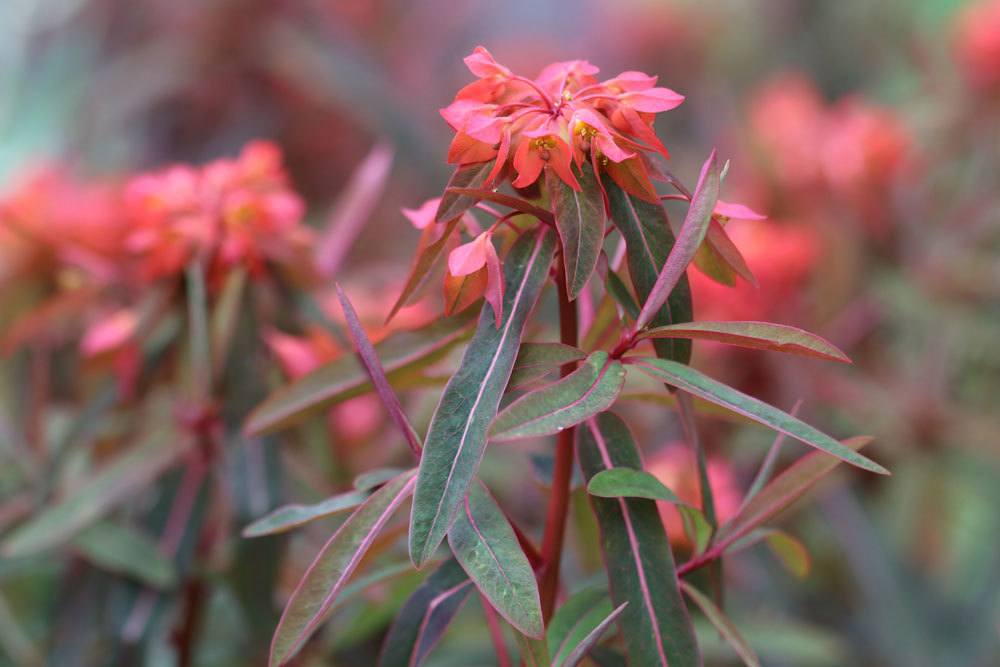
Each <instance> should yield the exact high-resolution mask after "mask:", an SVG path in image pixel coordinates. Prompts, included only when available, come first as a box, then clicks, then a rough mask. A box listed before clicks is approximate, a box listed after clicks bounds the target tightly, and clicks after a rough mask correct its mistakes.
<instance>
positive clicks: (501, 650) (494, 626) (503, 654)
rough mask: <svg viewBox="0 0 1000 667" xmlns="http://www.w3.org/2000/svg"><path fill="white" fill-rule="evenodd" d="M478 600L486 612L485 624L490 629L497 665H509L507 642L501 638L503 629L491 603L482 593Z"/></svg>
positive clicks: (500, 666) (501, 666)
mask: <svg viewBox="0 0 1000 667" xmlns="http://www.w3.org/2000/svg"><path fill="white" fill-rule="evenodd" d="M479 600H480V601H481V602H482V604H483V613H485V614H486V625H487V626H488V627H489V629H490V639H492V640H493V648H494V650H496V652H497V664H498V665H499V667H510V655H509V654H508V653H507V644H506V643H505V642H504V640H503V629H502V628H501V627H500V619H499V618H497V612H496V610H495V609H493V605H492V604H490V601H489V600H487V599H486V596H485V595H483V594H482V593H480V594H479Z"/></svg>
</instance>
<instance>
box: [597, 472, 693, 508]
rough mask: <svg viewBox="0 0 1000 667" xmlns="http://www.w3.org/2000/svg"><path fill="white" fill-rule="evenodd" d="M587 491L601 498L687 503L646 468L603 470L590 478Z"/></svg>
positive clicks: (676, 503)
mask: <svg viewBox="0 0 1000 667" xmlns="http://www.w3.org/2000/svg"><path fill="white" fill-rule="evenodd" d="M587 493H589V494H590V495H592V496H600V497H601V498H648V499H650V500H665V501H667V502H668V503H674V504H675V505H687V503H686V502H684V501H683V500H681V499H680V498H678V497H677V496H676V495H675V494H674V492H673V491H671V490H670V489H668V488H667V487H666V486H664V485H663V482H661V481H660V480H658V479H656V478H655V477H653V476H652V475H650V474H649V473H648V472H646V471H645V470H636V469H634V468H611V469H609V470H602V471H601V472H599V473H597V474H596V475H594V476H593V477H591V478H590V482H588V484H587Z"/></svg>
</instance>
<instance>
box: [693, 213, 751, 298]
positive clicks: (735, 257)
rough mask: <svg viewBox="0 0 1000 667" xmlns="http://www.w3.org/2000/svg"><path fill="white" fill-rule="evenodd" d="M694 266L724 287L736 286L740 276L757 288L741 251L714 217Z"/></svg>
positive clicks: (695, 258)
mask: <svg viewBox="0 0 1000 667" xmlns="http://www.w3.org/2000/svg"><path fill="white" fill-rule="evenodd" d="M694 265H695V266H697V267H698V268H699V269H701V271H702V273H704V274H705V275H707V276H708V277H710V278H712V279H714V280H716V281H718V282H720V283H722V284H723V285H728V286H730V287H732V286H734V285H735V284H736V276H737V275H739V276H740V277H741V278H743V280H745V281H747V282H748V283H750V284H751V285H753V286H754V287H756V286H757V279H756V278H755V277H754V275H753V273H752V272H751V271H750V267H749V266H747V262H746V260H745V259H743V255H742V254H741V253H740V249H739V248H737V247H736V244H735V243H733V240H732V239H731V238H729V235H728V234H726V230H725V228H724V227H723V226H722V224H720V223H719V221H718V220H716V219H715V218H714V217H713V218H712V220H711V221H710V222H709V223H708V233H706V234H705V241H704V243H702V244H701V247H700V248H698V252H697V253H696V254H695V256H694Z"/></svg>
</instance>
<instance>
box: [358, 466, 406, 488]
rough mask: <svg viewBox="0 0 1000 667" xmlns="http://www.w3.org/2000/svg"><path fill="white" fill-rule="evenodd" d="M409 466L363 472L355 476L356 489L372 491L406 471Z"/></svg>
mask: <svg viewBox="0 0 1000 667" xmlns="http://www.w3.org/2000/svg"><path fill="white" fill-rule="evenodd" d="M406 470H408V468H392V467H390V468H375V469H373V470H369V471H368V472H363V473H361V474H360V475H358V476H357V477H355V478H354V489H355V490H356V491H371V490H373V489H375V488H376V487H379V486H382V485H383V484H385V483H386V482H388V481H389V480H390V479H392V478H393V477H395V476H396V475H398V474H400V473H402V472H406Z"/></svg>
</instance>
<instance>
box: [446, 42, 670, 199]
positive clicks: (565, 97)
mask: <svg viewBox="0 0 1000 667" xmlns="http://www.w3.org/2000/svg"><path fill="white" fill-rule="evenodd" d="M465 64H466V65H467V66H468V67H469V69H470V70H471V71H472V73H473V74H475V75H476V76H477V77H479V79H478V80H477V81H475V82H473V83H471V84H469V85H467V86H466V87H465V88H463V89H462V90H460V91H459V92H458V94H457V95H456V96H455V100H454V101H453V102H452V103H451V104H450V105H449V106H448V107H446V108H444V109H442V110H441V115H442V116H443V117H444V119H445V120H446V121H447V122H448V124H449V125H451V127H452V128H453V129H454V130H455V138H454V140H453V141H452V143H451V148H450V149H449V151H448V161H449V162H451V163H454V164H472V163H478V162H486V161H488V160H493V159H496V164H495V165H494V166H493V169H492V171H491V172H490V174H489V176H488V178H487V181H486V183H487V184H490V183H493V182H496V181H502V180H504V179H506V178H511V179H512V184H513V185H514V187H517V188H523V187H527V186H529V185H531V184H532V183H534V182H535V181H536V180H538V177H539V175H540V174H541V172H542V169H543V168H544V167H546V166H548V167H551V169H552V170H553V171H554V172H555V173H556V174H557V175H558V176H559V178H561V179H562V180H563V181H564V182H565V183H566V184H567V185H569V186H570V187H572V188H574V189H577V190H579V189H580V185H579V183H578V182H577V179H576V177H575V176H574V174H573V169H572V165H573V164H574V163H575V164H576V165H577V167H579V166H580V165H582V164H583V162H584V161H585V160H587V159H590V160H591V161H592V163H593V166H594V171H595V173H597V174H599V173H600V172H601V171H603V172H605V173H607V174H609V175H610V176H611V178H613V179H614V181H615V182H616V183H617V184H618V185H619V186H621V188H622V189H624V190H627V191H628V192H630V193H632V194H635V195H636V196H639V197H643V198H645V199H648V200H650V201H656V200H657V195H656V190H655V189H654V188H653V185H652V183H651V181H650V173H651V172H652V173H654V174H655V173H656V168H655V166H654V165H653V163H652V162H651V161H650V160H649V158H648V156H647V155H646V153H653V152H655V153H660V154H662V155H664V156H667V149H666V148H665V147H664V146H663V144H662V143H661V142H660V140H659V139H658V138H657V136H656V133H655V132H654V131H653V119H654V118H655V115H656V114H657V113H659V112H661V111H669V110H670V109H673V108H675V107H677V106H678V105H679V104H680V103H681V102H683V101H684V97H683V96H682V95H679V94H677V93H675V92H674V91H672V90H669V89H667V88H661V87H657V86H656V77H654V76H648V75H646V74H643V73H641V72H622V73H621V74H619V75H618V76H616V77H614V78H612V79H608V80H606V81H602V82H598V81H597V79H596V78H595V77H594V75H595V74H597V72H598V69H597V68H596V67H594V66H593V65H591V64H590V63H588V62H587V61H585V60H570V61H566V62H559V63H553V64H552V65H549V66H548V67H546V68H545V69H543V70H542V71H541V73H540V74H539V75H538V76H537V77H536V78H535V79H528V78H526V77H523V76H519V75H517V74H514V73H513V72H511V70H509V69H508V68H506V67H504V66H503V65H501V64H500V63H498V62H497V61H496V60H494V59H493V56H492V55H490V53H489V51H487V50H486V49H485V48H483V47H481V46H479V47H476V49H475V50H474V51H473V52H472V54H471V55H469V56H468V57H467V58H466V59H465ZM511 170H512V171H511Z"/></svg>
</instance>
